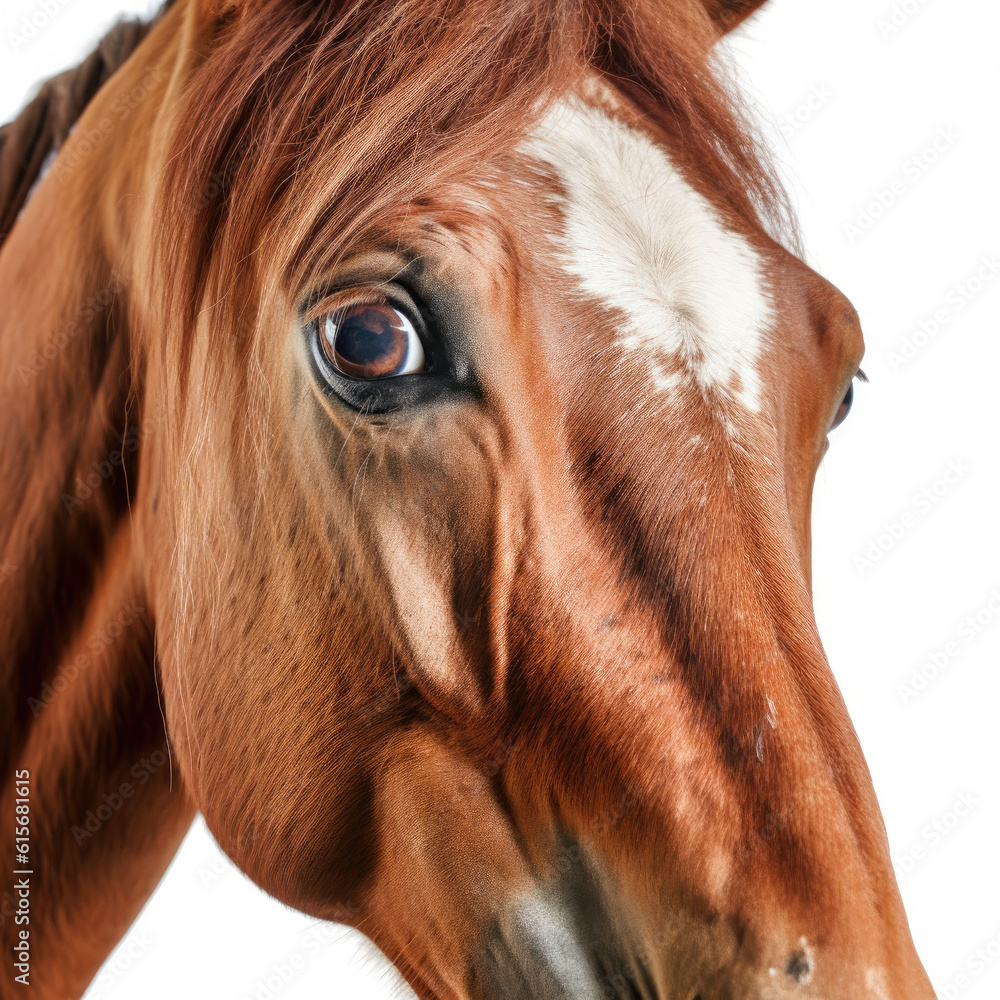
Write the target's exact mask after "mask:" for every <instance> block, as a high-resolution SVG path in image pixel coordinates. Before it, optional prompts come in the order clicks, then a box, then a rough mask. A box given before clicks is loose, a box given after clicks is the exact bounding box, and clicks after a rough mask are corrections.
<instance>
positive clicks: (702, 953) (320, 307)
mask: <svg viewBox="0 0 1000 1000" xmlns="http://www.w3.org/2000/svg"><path fill="white" fill-rule="evenodd" d="M694 184H695V181H694V180H693V179H692V178H689V177H688V176H686V175H685V172H684V171H682V170H681V169H679V168H677V167H676V166H675V165H674V162H673V160H672V151H671V150H670V149H669V148H668V144H667V143H666V140H665V137H664V135H663V134H662V133H661V132H660V131H658V129H657V126H656V125H655V124H654V123H653V122H651V121H648V120H646V118H645V117H644V116H643V115H642V114H640V112H639V111H638V109H637V108H636V107H634V106H633V105H632V104H631V103H630V102H629V101H628V100H627V99H626V98H625V97H624V96H622V95H620V94H617V93H612V92H611V91H609V90H607V89H603V88H601V87H598V86H597V85H595V84H585V85H581V86H580V87H578V88H577V90H576V92H575V93H573V94H572V95H570V96H569V97H567V98H565V99H564V100H563V101H562V102H560V103H557V104H556V105H555V106H554V107H553V108H552V109H551V111H550V112H549V113H548V114H547V115H546V117H545V118H544V119H543V120H542V121H541V122H540V123H538V124H537V125H536V126H535V127H534V129H533V131H532V132H531V133H530V135H529V136H528V137H527V138H525V139H523V141H522V142H521V143H520V144H519V145H517V146H515V147H513V148H508V149H504V150H498V151H497V153H496V155H495V156H494V157H492V158H491V159H489V160H487V161H485V162H482V163H480V164H478V165H477V166H476V168H475V169H471V170H468V171H466V172H463V173H460V174H458V175H457V176H455V177H452V178H441V177H439V178H437V179H436V181H435V182H434V183H433V184H431V185H429V186H428V188H427V190H426V191H424V192H423V194H422V195H421V196H420V197H416V198H409V199H407V200H406V201H405V203H402V204H399V205H396V206H395V207H394V209H393V211H391V212H386V213H383V214H382V216H381V217H380V218H379V219H378V220H377V224H373V225H372V226H370V227H369V228H368V229H366V230H365V231H364V232H361V233H357V234H354V235H353V236H352V239H351V241H350V242H349V244H348V245H345V246H344V247H342V248H340V252H339V253H338V255H337V258H336V263H335V265H332V266H330V267H328V268H325V269H320V270H318V271H315V272H313V273H311V274H310V275H309V279H308V281H305V282H303V283H302V284H295V283H292V282H287V281H286V280H285V274H283V273H277V272H275V273H271V272H269V271H268V270H267V265H266V264H258V263H253V264H251V265H248V266H250V267H252V268H255V269H256V270H255V272H254V273H255V277H256V282H257V287H259V288H262V289H265V291H266V293H267V294H262V295H261V296H260V298H259V300H257V301H256V302H255V304H254V308H255V310H256V312H255V314H254V316H253V320H252V322H253V324H254V329H255V330H256V331H257V332H258V334H259V333H260V332H261V331H264V334H265V335H263V336H257V337H256V338H255V339H254V340H253V345H252V347H251V346H248V343H247V338H246V337H242V336H241V335H240V333H239V331H238V330H236V329H231V328H229V329H227V328H222V329H220V328H219V327H218V326H217V325H215V324H214V322H213V317H212V314H211V312H208V313H206V314H205V315H203V316H202V317H201V318H200V320H199V323H198V325H197V328H196V329H195V330H194V332H193V334H192V346H191V354H190V360H189V363H188V365H187V367H186V368H185V369H184V379H185V382H184V386H183V391H182V389H181V388H180V387H179V379H180V375H179V373H178V369H172V368H171V367H170V365H169V361H170V356H169V354H165V355H164V356H163V357H164V359H165V362H164V364H163V367H162V368H161V369H159V370H158V369H157V361H156V359H155V358H154V359H153V360H151V363H150V364H151V373H150V378H149V385H148V388H147V392H148V394H149V403H148V405H150V406H154V407H155V406H156V405H157V404H158V403H159V405H162V406H163V407H164V409H166V410H170V411H171V412H174V411H177V410H178V409H180V410H181V411H182V412H183V413H184V414H185V415H184V418H183V420H182V422H181V423H180V424H179V425H178V427H177V428H176V437H175V438H174V439H173V440H172V441H171V442H170V444H169V446H167V445H166V444H164V445H163V446H162V447H161V448H160V450H159V451H157V452H156V453H155V454H151V458H150V462H149V465H148V466H147V470H149V471H147V472H146V475H147V476H148V478H147V481H146V482H145V483H144V489H143V491H142V495H143V497H144V498H145V503H146V506H145V507H144V508H143V509H142V511H141V512H140V513H139V515H138V516H139V517H140V519H141V522H142V524H143V525H145V531H146V537H147V539H148V541H147V544H148V545H149V547H150V550H151V551H152V552H153V553H154V554H155V558H154V559H153V560H152V564H153V565H154V566H155V567H157V568H156V569H154V570H153V571H152V572H151V577H152V578H151V589H152V592H153V594H154V601H153V603H154V607H155V612H156V617H157V627H158V651H159V655H160V658H161V662H162V672H163V687H164V698H165V707H166V714H167V719H168V721H169V725H170V731H171V736H172V739H173V741H174V742H175V744H176V747H177V750H178V755H179V759H180V764H181V768H182V771H183V773H184V775H185V778H186V779H187V782H188V783H189V785H190V787H191V789H192V793H193V795H194V797H195V799H196V801H197V803H198V805H199V808H200V809H201V810H202V811H203V813H204V815H205V817H206V820H207V822H208V825H209V827H210V828H211V830H212V831H213V833H214V834H215V836H216V837H217V839H218V840H219V843H220V844H221V846H222V847H223V849H224V850H225V851H226V852H227V853H228V854H229V855H230V856H231V857H232V858H233V859H234V860H235V861H236V862H237V863H238V864H239V865H240V866H241V867H242V868H243V869H244V870H245V871H246V872H247V873H248V874H249V875H250V876H251V877H252V878H254V879H255V880H256V881H257V882H259V883H260V884H261V885H262V886H264V887H265V888H266V889H267V890H268V891H270V892H272V893H273V894H275V895H276V896H278V897H279V898H280V899H282V900H284V901H286V902H288V903H290V904H291V905H294V906H296V907H299V908H301V909H303V910H306V911H308V912H310V913H313V914H316V915H317V916H319V917H325V918H332V919H340V920H346V921H348V922H351V923H353V924H354V925H355V926H358V927H360V928H361V929H363V930H364V931H365V932H366V933H368V934H369V935H370V936H371V937H372V938H373V939H374V940H375V941H376V942H377V943H378V944H379V945H380V946H381V947H382V948H383V949H384V950H385V951H386V952H387V953H388V954H389V955H390V957H391V958H392V959H393V960H394V961H395V962H396V963H397V964H398V965H399V966H400V968H401V969H402V970H403V971H404V973H405V974H406V975H407V977H408V979H409V980H410V982H411V983H412V984H413V985H414V987H415V989H417V991H418V992H419V993H420V994H421V995H423V996H428V997H432V996H433V997H467V996H468V997H483V998H525V997H528V996H546V997H567V998H568V997H574V998H581V997H587V998H590V997H606V996H615V997H634V996H644V997H666V996H678V997H687V998H690V997H700V998H702V1000H708V998H715V997H719V998H721V997H733V998H736V997H739V998H750V997H754V998H756V997H786V996H788V997H795V996H803V997H806V996H823V997H827V998H834V997H838V998H845V1000H846V998H848V997H857V996H871V997H881V998H885V997H903V996H906V997H917V996H921V997H923V996H930V995H931V992H930V988H929V985H928V984H927V980H926V977H925V976H924V974H923V972H922V970H921V969H920V966H919V962H918V961H917V959H916V957H915V955H914V954H913V950H912V945H911V943H910V940H909V934H908V930H907V928H906V922H905V917H904V915H903V912H902V908H901V905H900V901H899V897H898V892H897V890H896V887H895V883H894V880H893V876H892V872H891V866H890V863H889V857H888V851H887V845H886V841H885V835H884V832H883V828H882V823H881V818H880V815H879V812H878V807H877V804H876V801H875V798H874V794H873V792H872V789H871V784H870V779H869V776H868V773H867V770H866V768H865V765H864V762H863V759H862V756H861V753H860V750H859V748H858V745H857V740H856V737H855V735H854V732H853V730H852V728H851V725H850V722H849V719H848V717H847V714H846V711H845V709H844V706H843V703H842V700H841V698H840V695H839V693H838V691H837V688H836V685H835V683H834V681H833V679H832V676H831V674H830V671H829V668H828V666H827V664H826V661H825V659H824V656H823V653H822V649H821V646H820V643H819V640H818V637H817V635H816V631H815V626H814V622H813V617H812V611H811V600H810V593H809V528H808V521H809V513H808V512H809V500H810V492H811V485H812V478H813V476H814V474H815V471H816V468H817V465H818V463H819V461H820V459H821V457H822V454H823V452H824V450H825V447H826V440H827V439H826V435H827V431H828V430H829V428H830V426H831V425H832V424H833V423H834V422H835V420H836V419H837V418H838V413H839V412H840V411H841V407H842V404H843V402H844V400H845V396H846V395H847V393H848V391H849V387H850V384H851V379H852V378H853V376H854V375H855V373H856V371H857V365H858V362H859V359H860V354H861V349H862V345H861V336H860V332H859V329H858V324H857V319H856V316H855V314H854V311H853V310H852V309H851V307H850V306H849V304H848V303H847V302H846V301H845V300H844V299H843V297H842V296H841V295H840V294H839V293H838V292H836V291H835V290H834V289H832V288H831V287H830V286H829V285H827V284H825V283H824V282H823V281H822V280H821V279H819V278H818V277H817V276H815V275H814V274H812V273H811V272H810V271H808V269H806V268H805V267H804V266H803V265H802V264H800V263H799V262H798V261H796V260H795V259H794V258H793V257H791V256H790V255H789V254H788V253H787V252H786V251H784V250H782V249H781V248H780V247H778V246H777V245H776V244H774V243H772V242H771V241H770V240H769V239H767V238H766V237H765V236H764V235H763V234H762V233H761V232H760V231H759V230H758V229H756V228H755V227H753V226H751V225H749V224H747V223H746V222H745V221H743V222H741V221H740V219H739V218H738V217H737V216H736V215H735V214H734V213H732V212H729V211H727V210H726V209H725V208H724V207H723V206H722V205H721V204H716V203H715V202H714V201H713V200H712V198H711V197H710V192H709V191H705V190H701V191H699V190H697V189H696V187H695V186H694ZM227 266H228V267H230V268H232V267H234V264H232V263H230V264H226V263H225V262H222V263H219V264H218V267H219V269H220V271H219V273H220V274H221V275H222V276H223V278H225V277H226V276H227V274H228V276H229V277H231V278H232V280H233V281H234V282H235V281H236V280H237V278H236V272H235V271H229V272H227V271H226V267H227ZM223 284H224V282H223ZM220 340H222V341H223V342H224V341H226V340H228V341H229V342H230V346H229V348H228V353H227V351H226V350H220V349H219V345H220ZM241 351H242V352H243V353H242V354H240V352H241ZM216 355H218V356H216ZM238 356H239V357H240V358H242V359H243V361H244V362H246V363H245V364H243V366H242V367H240V366H239V365H237V364H236V363H235V359H236V358H237V357H238ZM219 357H221V358H222V359H223V362H222V363H220V362H219V360H218V358H219ZM247 359H249V361H247ZM237 371H240V372H243V374H242V375H237V374H235V373H236V372H237ZM182 395H183V398H184V400H185V402H184V403H183V406H179V405H178V404H177V401H178V400H179V399H180V398H181V396H182ZM248 470H250V471H248Z"/></svg>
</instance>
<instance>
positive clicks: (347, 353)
mask: <svg viewBox="0 0 1000 1000" xmlns="http://www.w3.org/2000/svg"><path fill="white" fill-rule="evenodd" d="M319 322H320V343H321V344H322V345H323V350H324V352H325V353H326V356H327V357H328V358H329V359H330V361H331V362H332V364H333V365H334V367H335V368H337V369H338V370H340V371H342V372H343V373H344V374H345V375H353V376H354V377H355V378H387V377H388V376H390V375H395V374H397V373H398V372H399V371H400V369H401V368H402V367H403V366H404V364H405V363H406V360H407V357H408V355H409V353H410V337H411V335H412V333H413V328H412V324H411V323H410V321H409V320H408V319H407V318H406V316H405V315H404V314H403V313H401V312H400V311H399V310H398V309H396V308H395V307H394V306H391V305H389V304H388V303H380V304H374V305H356V306H348V307H346V308H345V309H340V310H338V311H337V312H332V313H327V314H326V315H325V316H322V317H320V321H319Z"/></svg>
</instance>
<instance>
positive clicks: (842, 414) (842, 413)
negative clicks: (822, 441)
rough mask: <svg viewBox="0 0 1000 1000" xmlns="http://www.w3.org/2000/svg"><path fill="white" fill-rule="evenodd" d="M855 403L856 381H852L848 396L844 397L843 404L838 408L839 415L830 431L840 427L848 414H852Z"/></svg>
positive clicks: (834, 419)
mask: <svg viewBox="0 0 1000 1000" xmlns="http://www.w3.org/2000/svg"><path fill="white" fill-rule="evenodd" d="M853 403H854V381H853V379H852V380H851V384H850V385H849V386H848V388H847V395H846V396H844V400H843V402H842V403H841V404H840V406H839V407H838V408H837V415H836V416H835V417H834V418H833V423H832V424H831V425H830V429H831V430H833V428H834V427H839V426H840V425H841V424H842V423H843V422H844V421H845V420H846V419H847V414H848V413H850V412H851V405H852V404H853Z"/></svg>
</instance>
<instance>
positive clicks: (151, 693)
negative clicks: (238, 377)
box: [0, 32, 193, 997]
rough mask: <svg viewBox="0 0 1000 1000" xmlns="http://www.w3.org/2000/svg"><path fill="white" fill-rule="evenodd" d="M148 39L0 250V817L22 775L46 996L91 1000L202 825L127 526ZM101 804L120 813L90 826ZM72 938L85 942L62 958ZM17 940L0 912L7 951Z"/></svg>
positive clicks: (158, 42)
mask: <svg viewBox="0 0 1000 1000" xmlns="http://www.w3.org/2000/svg"><path fill="white" fill-rule="evenodd" d="M156 34H157V32H154V33H153V34H152V35H150V36H149V38H147V39H146V42H145V43H144V44H143V45H142V46H140V48H139V49H138V50H137V51H136V52H135V53H134V55H133V56H132V58H131V59H130V60H129V61H128V62H127V63H126V64H125V66H124V67H123V68H122V70H121V71H120V72H119V73H117V74H116V75H115V77H114V78H113V79H112V80H111V81H110V83H109V84H108V85H107V86H105V87H104V88H103V89H102V90H101V91H100V93H99V94H98V95H97V97H96V99H95V100H94V101H92V103H91V104H90V105H89V106H88V107H87V109H86V111H85V112H84V114H83V115H82V117H81V118H80V120H79V122H78V123H77V126H76V129H75V131H74V132H73V134H72V135H71V136H70V138H69V139H68V141H67V142H66V143H65V145H64V146H63V148H62V150H61V151H60V154H59V156H58V157H57V158H56V160H55V162H54V164H53V166H52V168H51V170H50V173H49V175H48V176H47V177H46V178H45V179H44V180H43V181H42V183H41V184H40V185H39V186H38V188H37V190H36V192H35V193H34V194H33V195H32V197H31V199H30V201H29V202H28V204H27V206H26V207H25V208H24V210H23V211H22V212H21V214H20V217H19V218H18V221H17V222H16V224H15V225H14V226H13V228H12V230H11V232H10V233H9V235H8V236H7V238H6V240H5V241H4V243H3V245H2V247H0V371H2V372H3V378H5V379H6V385H5V386H4V391H3V393H2V395H0V420H3V421H4V425H5V427H6V433H7V438H6V440H7V444H6V446H5V448H4V449H2V450H0V578H2V582H0V692H2V696H0V734H2V735H0V757H2V758H3V772H2V773H3V775H4V778H3V783H2V786H0V802H2V806H3V809H2V810H0V812H2V815H4V816H9V817H10V818H11V819H12V817H13V801H12V790H11V782H12V779H13V774H14V769H15V768H17V769H18V770H19V771H22V772H23V771H28V772H29V773H30V774H31V784H32V851H33V853H34V854H35V855H36V856H40V857H41V858H44V859H45V864H44V866H43V867H44V868H45V869H46V870H44V871H37V872H36V874H34V875H33V876H32V877H33V879H34V884H33V886H32V895H33V899H35V900H38V902H37V903H36V907H35V909H34V911H33V913H32V951H33V968H34V969H35V970H38V971H37V973H36V975H35V978H34V979H33V985H36V987H37V991H38V994H39V996H41V997H47V996H56V995H66V994H67V993H70V994H74V993H79V992H82V989H83V988H84V987H85V986H86V983H87V982H88V981H89V979H90V978H91V977H92V976H93V974H94V973H95V972H96V970H97V968H98V967H99V965H100V963H101V961H103V959H104V957H105V955H106V954H107V952H108V951H109V950H110V949H111V947H113V945H114V943H115V941H117V940H118V938H119V937H120V936H121V934H122V933H124V931H125V929H127V927H128V924H129V923H130V922H131V920H132V919H134V917H135V915H136V913H137V912H138V910H139V908H140V907H141V905H142V903H143V902H144V901H145V898H146V896H147V895H148V893H149V892H151V891H152V889H153V888H154V887H155V885H156V882H157V881H158V879H159V877H160V875H161V874H162V871H163V870H164V869H165V866H166V864H167V862H168V861H169V858H170V857H171V856H172V854H173V852H174V850H175V849H176V846H177V843H178V842H179V840H180V838H181V837H182V836H183V833H184V830H185V829H186V827H187V825H188V824H189V822H190V819H191V816H192V814H193V809H192V806H191V805H190V802H189V800H188V799H187V797H186V795H185V793H184V791H183V789H182V788H181V787H180V786H179V782H178V778H177V775H176V773H173V772H172V769H171V767H170V766H169V765H168V764H167V763H166V762H167V760H168V757H167V756H166V755H167V753H168V751H169V746H168V744H167V741H166V735H165V731H164V725H163V720H162V717H161V714H160V711H159V705H158V685H157V681H156V671H155V650H154V639H153V636H154V627H153V618H152V612H151V608H150V603H149V599H148V596H147V593H146V586H145V577H146V572H145V563H144V557H143V554H142V552H141V545H140V543H139V542H138V541H137V538H138V533H137V532H136V531H135V530H134V526H133V519H132V513H131V508H132V500H133V494H134V491H135V488H136V484H137V482H138V478H139V465H140V455H141V452H142V445H143V440H144V435H145V434H146V433H147V430H148V428H147V423H146V420H147V414H145V412H144V392H143V378H142V372H143V352H142V350H141V349H140V347H139V345H138V344H137V343H136V340H135V337H134V336H132V335H131V333H130V328H129V312H130V305H129V303H130V301H132V300H133V299H134V297H135V287H134V286H135V283H136V280H137V278H136V275H135V274H133V273H131V271H130V269H129V268H128V267H127V266H126V262H127V261H128V259H129V236H128V232H129V226H130V224H131V220H130V219H129V217H128V213H129V212H130V211H133V210H134V209H133V208H132V207H131V206H133V205H135V204H136V203H137V202H140V201H141V197H137V196H138V195H140V194H141V191H142V182H143V171H144V170H145V169H146V168H145V157H144V156H143V152H144V148H145V147H146V146H147V145H148V144H149V135H150V133H151V130H152V126H153V123H154V122H155V115H156V108H157V107H158V106H159V104H160V97H158V94H157V93H156V91H155V90H154V88H155V87H156V86H159V88H160V96H162V92H163V90H164V89H165V85H164V81H165V80H166V79H167V77H166V76H165V75H164V72H163V70H162V68H161V67H162V65H163V59H164V58H165V56H164V52H165V45H164V41H163V36H162V34H161V37H160V38H159V39H156V38H154V35H156ZM123 165H127V166H123ZM151 758H152V759H155V760H156V761H158V762H159V763H158V764H157V766H155V767H153V768H152V769H150V766H149V762H150V760H151ZM137 768H138V769H139V770H140V771H141V772H142V778H141V779H139V778H138V777H137V770H136V769H137ZM125 786H128V787H129V789H130V793H129V794H128V795H125V792H124V791H123V790H122V789H123V788H124V787H125ZM109 798H110V800H112V801H115V802H118V803H123V804H122V806H121V808H119V809H116V810H114V815H112V816H110V817H109V818H108V820H107V822H101V824H100V829H99V830H96V831H95V830H92V829H90V827H89V826H88V823H89V818H90V817H93V816H95V815H96V816H100V815H103V813H102V812H101V810H102V806H103V805H104V804H105V803H106V802H107V801H109ZM126 800H127V802H126ZM109 808H110V807H109ZM11 850H12V848H11V846H10V842H9V841H8V842H5V843H4V845H3V847H2V848H0V861H2V863H3V865H4V868H5V870H6V871H7V872H10V871H11V870H12V869H13V868H14V867H16V866H14V865H13V856H12V855H11V853H10V852H11ZM116 870H117V871H116ZM113 886H117V887H116V888H113ZM123 887H124V888H123ZM109 900H110V902H109ZM95 901H102V902H101V903H100V906H97V903H95ZM36 913H38V914H39V917H38V919H37V920H36V918H35V914H36ZM67 926H73V927H74V928H83V929H85V930H84V932H83V933H82V934H80V935H76V934H75V933H74V944H73V947H72V954H70V953H68V952H67V951H66V950H65V948H64V942H65V941H67V940H69V936H68V934H67V933H65V932H66V928H67ZM13 933H14V928H13V921H11V920H6V921H5V920H4V919H3V917H2V916H0V941H2V942H3V945H4V947H5V948H6V947H7V946H8V945H9V943H10V941H11V940H12V935H13ZM36 947H37V948H38V951H37V952H36V951H35V948H36ZM42 970H48V972H45V971H42ZM6 975H7V967H6V963H5V967H4V971H3V974H2V975H0V993H3V994H4V995H6V990H5V989H4V983H3V977H4V976H6ZM49 976H51V977H54V978H47V977H49Z"/></svg>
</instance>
